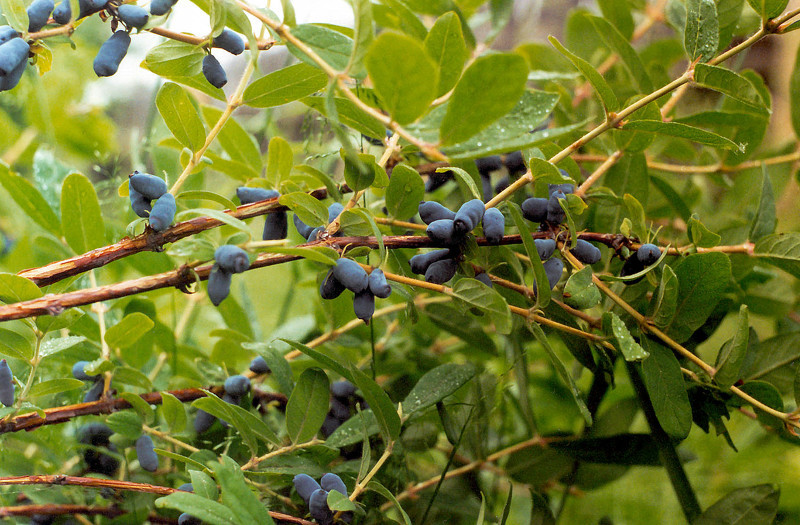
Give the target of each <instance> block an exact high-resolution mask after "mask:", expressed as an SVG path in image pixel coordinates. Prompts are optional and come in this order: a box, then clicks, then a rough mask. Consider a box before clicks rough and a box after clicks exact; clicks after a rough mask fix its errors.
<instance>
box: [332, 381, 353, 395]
mask: <svg viewBox="0 0 800 525" xmlns="http://www.w3.org/2000/svg"><path fill="white" fill-rule="evenodd" d="M355 393H356V386H355V385H354V384H353V383H351V382H350V381H347V380H342V381H336V382H334V383H331V395H332V396H333V397H338V398H339V399H348V398H350V397H351V396H353V394H355Z"/></svg>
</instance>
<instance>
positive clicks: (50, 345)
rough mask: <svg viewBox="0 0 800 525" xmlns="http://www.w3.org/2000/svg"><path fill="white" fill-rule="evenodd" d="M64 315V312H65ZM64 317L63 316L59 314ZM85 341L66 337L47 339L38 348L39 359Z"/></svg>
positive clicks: (77, 337) (84, 339)
mask: <svg viewBox="0 0 800 525" xmlns="http://www.w3.org/2000/svg"><path fill="white" fill-rule="evenodd" d="M65 313H66V312H65ZM61 315H64V314H61ZM84 341H86V338H85V337H83V336H77V335H68V336H66V337H57V338H55V339H48V340H47V341H44V342H43V343H42V346H41V347H40V348H39V359H44V358H45V357H50V356H51V355H53V354H57V353H58V352H62V351H64V350H67V349H68V348H72V347H73V346H75V345H77V344H80V343H82V342H84Z"/></svg>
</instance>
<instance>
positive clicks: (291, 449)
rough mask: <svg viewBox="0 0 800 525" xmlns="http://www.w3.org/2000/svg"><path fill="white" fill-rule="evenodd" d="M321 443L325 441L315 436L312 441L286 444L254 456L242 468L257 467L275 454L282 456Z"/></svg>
mask: <svg viewBox="0 0 800 525" xmlns="http://www.w3.org/2000/svg"><path fill="white" fill-rule="evenodd" d="M320 443H323V441H321V440H319V439H316V438H314V439H312V440H311V441H307V442H305V443H300V444H299V445H294V444H292V445H289V446H286V447H283V448H279V449H277V450H273V451H272V452H268V453H266V454H264V455H263V456H259V457H257V458H252V459H251V460H250V461H248V462H247V463H245V464H244V465H242V470H249V469H251V468H253V467H256V466H258V464H259V463H261V462H262V461H266V460H268V459H269V458H274V457H275V456H280V455H282V454H287V453H289V452H294V451H295V450H300V449H303V448H308V447H313V446H314V445H319V444H320Z"/></svg>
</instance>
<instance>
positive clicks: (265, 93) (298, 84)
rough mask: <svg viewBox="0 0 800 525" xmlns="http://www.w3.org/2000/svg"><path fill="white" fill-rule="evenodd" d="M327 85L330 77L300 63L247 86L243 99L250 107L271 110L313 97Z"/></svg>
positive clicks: (319, 70)
mask: <svg viewBox="0 0 800 525" xmlns="http://www.w3.org/2000/svg"><path fill="white" fill-rule="evenodd" d="M327 84H328V75H326V74H325V72H324V71H322V70H321V69H319V68H316V67H314V66H311V65H308V64H305V63H300V64H294V65H292V66H288V67H285V68H283V69H279V70H278V71H275V72H274V73H270V74H268V75H265V76H263V77H261V78H259V79H258V80H256V81H255V82H253V83H252V84H250V85H249V86H247V89H245V90H244V95H243V98H244V103H245V104H247V105H248V106H250V107H254V108H271V107H275V106H281V105H283V104H288V103H289V102H292V101H294V100H299V99H301V98H303V97H307V96H309V95H312V94H314V93H316V92H317V91H319V90H321V89H323V88H324V87H325V86H326V85H327ZM251 140H252V139H251Z"/></svg>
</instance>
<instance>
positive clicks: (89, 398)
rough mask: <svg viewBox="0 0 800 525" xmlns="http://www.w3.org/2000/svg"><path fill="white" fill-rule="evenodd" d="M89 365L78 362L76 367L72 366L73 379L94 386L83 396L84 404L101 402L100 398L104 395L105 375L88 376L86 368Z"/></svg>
mask: <svg viewBox="0 0 800 525" xmlns="http://www.w3.org/2000/svg"><path fill="white" fill-rule="evenodd" d="M88 364H89V361H78V362H76V363H75V364H74V365H72V377H74V378H75V379H79V380H81V381H85V382H87V383H91V384H92V386H91V388H89V390H88V391H87V392H86V394H85V395H84V396H83V402H84V403H92V402H94V401H99V400H100V396H102V395H103V375H102V374H96V375H89V374H87V373H86V366H87V365H88Z"/></svg>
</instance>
